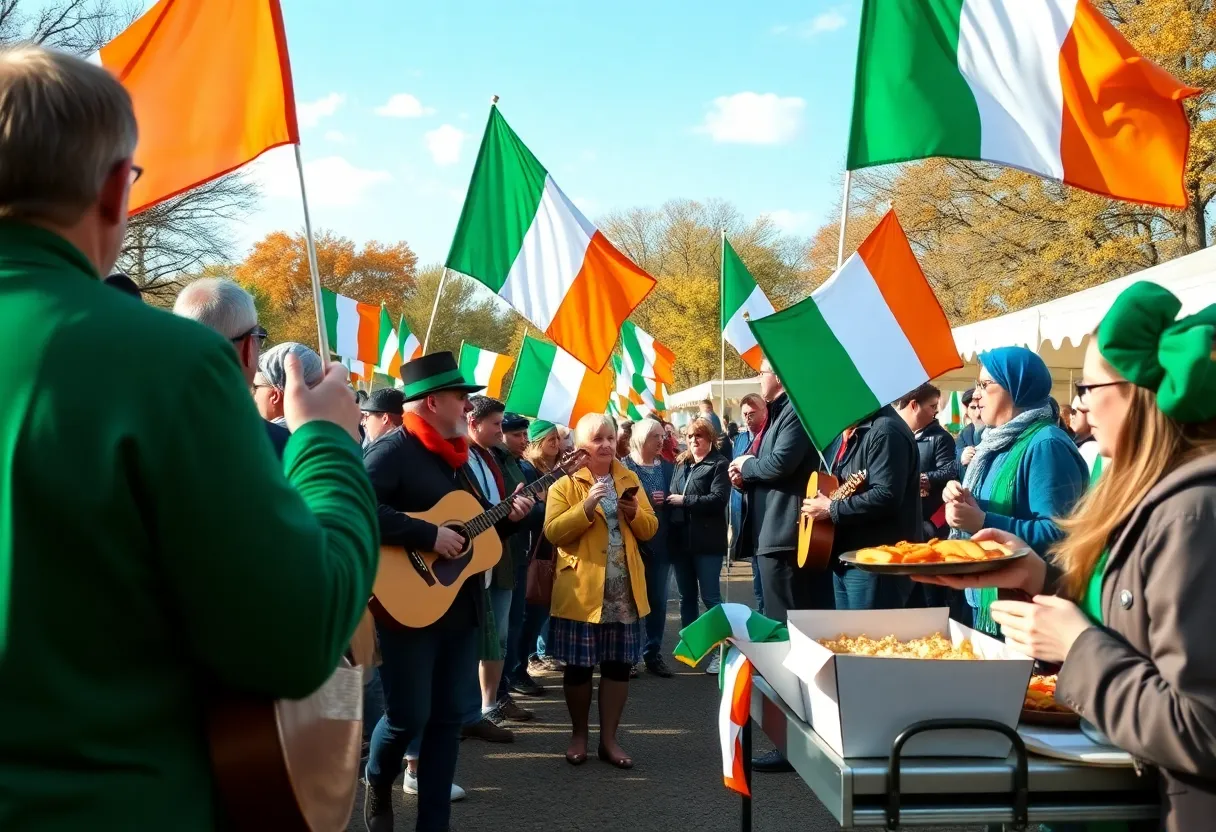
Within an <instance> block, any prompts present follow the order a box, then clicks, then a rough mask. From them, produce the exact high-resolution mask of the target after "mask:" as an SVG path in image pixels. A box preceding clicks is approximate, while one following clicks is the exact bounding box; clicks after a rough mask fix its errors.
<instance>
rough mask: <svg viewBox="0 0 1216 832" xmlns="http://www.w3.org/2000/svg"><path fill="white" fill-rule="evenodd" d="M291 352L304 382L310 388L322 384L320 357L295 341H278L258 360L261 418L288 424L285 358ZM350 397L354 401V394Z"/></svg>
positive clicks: (256, 385) (256, 380)
mask: <svg viewBox="0 0 1216 832" xmlns="http://www.w3.org/2000/svg"><path fill="white" fill-rule="evenodd" d="M289 355H294V356H295V357H296V358H297V359H299V362H300V371H301V372H302V373H303V374H304V383H305V384H307V385H308V386H309V387H312V386H313V385H315V384H318V383H320V381H321V378H322V376H323V375H324V374H325V365H324V364H322V363H321V356H319V355H317V354H316V353H315V352H313V351H312V350H311V349H309V348H308V347H306V346H304V345H303V344H300V343H297V342H295V341H286V342H284V343H282V344H276V345H275V346H273V347H271V348H270V349H268V350H266V352H264V353H263V354H262V357H261V358H259V359H258V371H257V373H256V374H255V375H254V377H253V401H254V404H256V405H257V406H258V413H260V414H262V418H263V419H265V420H266V421H268V422H274V423H275V424H276V425H285V424H287V422H286V420H285V419H284V416H283V397H284V395H285V393H286V391H287V372H286V361H287V356H289ZM347 395H350V394H349V393H348V394H347ZM350 398H351V401H352V402H353V401H354V396H351V397H350Z"/></svg>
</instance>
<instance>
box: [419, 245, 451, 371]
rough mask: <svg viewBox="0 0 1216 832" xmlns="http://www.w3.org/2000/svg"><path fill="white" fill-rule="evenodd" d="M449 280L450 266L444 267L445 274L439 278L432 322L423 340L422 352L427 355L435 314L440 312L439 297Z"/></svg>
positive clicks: (427, 326)
mask: <svg viewBox="0 0 1216 832" xmlns="http://www.w3.org/2000/svg"><path fill="white" fill-rule="evenodd" d="M447 282H448V267H447V266H444V267H443V275H442V276H441V277H440V278H439V288H438V289H436V290H435V305H434V306H433V307H431V322H430V323H429V324H427V325H426V338H424V339H423V340H422V354H423V355H426V354H427V351H428V350H429V349H430V346H431V330H432V329H434V328H435V315H437V314H438V313H439V298H440V297H441V296H442V295H443V284H445V283H447Z"/></svg>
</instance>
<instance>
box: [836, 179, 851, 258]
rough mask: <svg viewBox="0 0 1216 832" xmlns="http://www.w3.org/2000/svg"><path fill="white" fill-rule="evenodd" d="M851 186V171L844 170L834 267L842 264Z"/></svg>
mask: <svg viewBox="0 0 1216 832" xmlns="http://www.w3.org/2000/svg"><path fill="white" fill-rule="evenodd" d="M852 186H853V171H851V170H846V171H845V172H844V199H843V200H842V201H841V205H840V243H839V244H838V245H837V246H836V268H838V269H839V268H840V267H841V266H843V265H844V231H845V228H846V227H847V226H848V224H849V190H850V188H852Z"/></svg>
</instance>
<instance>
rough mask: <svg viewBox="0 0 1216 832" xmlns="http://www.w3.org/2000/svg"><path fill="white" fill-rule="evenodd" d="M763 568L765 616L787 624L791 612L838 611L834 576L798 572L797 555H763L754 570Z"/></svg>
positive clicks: (756, 562) (761, 574)
mask: <svg viewBox="0 0 1216 832" xmlns="http://www.w3.org/2000/svg"><path fill="white" fill-rule="evenodd" d="M756 567H759V568H760V586H761V588H762V589H763V590H764V614H765V615H766V616H767V617H769V618H772V619H774V620H776V621H781V622H784V621H785V620H786V618H787V617H788V613H789V611H790V610H830V609H835V608H836V600H835V595H834V594H833V591H832V573H831V572H830V571H823V572H817V571H815V570H812V569H799V568H798V560H797V556H796V555H795V553H794V552H777V553H773V554H771V555H760V556H758V557H756V558H754V559H753V560H752V568H753V569H754V568H756Z"/></svg>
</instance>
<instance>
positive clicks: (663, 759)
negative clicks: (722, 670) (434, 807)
mask: <svg viewBox="0 0 1216 832" xmlns="http://www.w3.org/2000/svg"><path fill="white" fill-rule="evenodd" d="M735 571H736V573H737V574H736V575H734V576H732V580H731V581H730V582H729V600H731V601H736V602H742V603H749V604H750V603H751V594H752V593H751V573H750V571H749V570H748V567H747V565H746V564H743V565H741V566H738V567H736V569H735ZM723 587H724V589H725V588H726V587H727V584H726V583H724V584H723ZM673 595H674V587H673ZM668 620H669V625H668V628H667V640H668V646H667V650H668V655H670V650H671V648H672V647H673V646H674V644H675V635H676V631H677V630H678V629H679V613H678V609H677V605H676V602H675V601H674V600H673V601H672V603H671V605H670V608H669V610H668ZM670 664H671V665H672V666H673V669H675V668H678V670H677V672H676V676H675V678H672V679H659V678H656V677H654V676H650V675H647V674H642V676H641V678H639V679H637V680H636V681H635V682H633V684H632V685H631V689H630V700H629V704H628V705H627V706H626V709H625V715H624V717H623V719H622V725H621V744H622V746H623V747H624V748H625V749H626V750H627V751H628V752H629V753H630V754H631V755H632V756H633V758H634V760H635V763H636V765H635V767H634V769H633V770H632V771H619V770H617V769H615V768H613V767H611V766H609V765H608V764H607V763H602V762H600V761H599V760H597V759H596V758H595V757H594V756H592V758H591V759H589V760H588V761H587V763H585V764H584V765H582V766H580V767H578V768H574V767H572V766H570V765H568V764H567V763H566V761H565V759H564V757H563V754H564V752H565V749H566V742H567V740H568V737H569V721H568V717H567V714H566V707H565V704H564V702H563V701H562V699H561V680H560V678H559V677H558V676H556V675H551V676H548V677H546V678H543V679H541V680H540V681H541V683H542V684H544V685H546V686H548V688H549V692H548V694H547V695H546V696H544V697H542V698H539V699H527V700H526V699H525V698H524V697H517V701H518V702H520V704H522V705H524V706H525V707H528V708H530V709H532V710H534V711H535V712H536V720H535V721H534V722H530V723H524V724H522V725H521V726H519V727H517V730H516V741H515V742H514V743H513V744H511V745H492V744H489V743H484V742H481V741H478V740H468V741H466V742H464V743H463V745H462V746H461V750H460V762H459V765H458V767H457V772H456V782H457V783H459V784H460V785H461V786H463V787H464V788H465V789H467V790H468V793H469V796H468V799H466V800H465V801H463V802H461V803H457V804H455V805H454V806H453V812H452V828H453V829H455V830H460V832H465V830H492V831H493V832H515V830H521V832H524V831H525V830H526V832H578V831H579V830H594V832H614V831H615V830H628V832H685V830H696V832H734V830H737V829H738V828H739V799H738V797H737V796H736V795H734V793H733V792H729V791H727V790H726V789H725V788H724V787H723V785H722V774H721V762H720V760H721V758H720V756H719V750H718V734H717V708H718V689H717V682H716V679H715V677H711V676H707V675H706V674H705V673H703V672H700V671H694V670H692V669H690V668H687V667H685V666H684V665H680V664H678V663H677V662H675V661H674V660H672V661H671V662H670ZM595 731H596V718H595V706H594V704H593V705H592V737H591V743H592V745H591V750H592V751H593V752H594V750H595ZM756 742H757V745H758V749H757V750H758V751H764V750H768V749H769V748H771V745H769V744H768V741H767V739H765V738H764V737H763V735H762V734H760V733H759V732H756ZM753 793H754V795H755V811H754V815H753V817H754V824H755V826H754V828H755V829H756V830H757V832H794V830H798V832H821V830H823V831H824V832H826V830H837V829H839V828H840V827H839V826H838V825H837V824H836V822H835V821H834V820H833V819H832V817H831V816H830V815H829V814H828V812H827V810H826V809H825V808H824V807H823V806H822V805H821V804H820V803H819V802H818V801H817V800H816V799H815V796H814V795H813V794H812V793H811V791H810V790H809V789H808V788H807V787H806V785H805V784H804V783H803V782H802V781H801V779H799V778H798V776H797V775H794V774H780V775H760V774H758V775H755V778H754V787H753ZM362 802H363V795H362V791H360V793H359V795H358V802H357V804H356V809H355V817H354V818H353V819H352V821H351V824H350V827H349V829H350V830H351V832H363V828H364V827H363V822H362ZM394 804H395V808H396V828H397V830H398V832H403V830H412V829H413V828H414V816H415V809H414V806H415V801H414V798H413V797H409V796H406V795H404V794H403V793H402V792H401V790H400V786H398V788H397V790H396V796H395V799H394ZM939 832H942V831H941V830H939ZM954 832H964V830H954Z"/></svg>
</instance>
